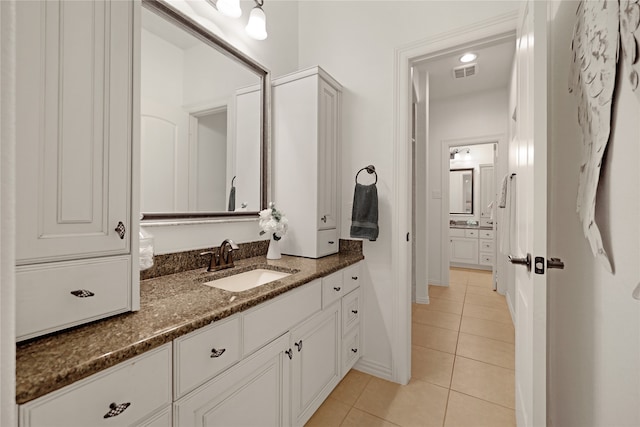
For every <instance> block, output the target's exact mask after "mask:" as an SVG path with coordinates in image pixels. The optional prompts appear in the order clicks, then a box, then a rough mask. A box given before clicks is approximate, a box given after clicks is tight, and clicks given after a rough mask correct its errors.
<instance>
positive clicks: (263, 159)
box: [140, 0, 271, 221]
mask: <svg viewBox="0 0 640 427" xmlns="http://www.w3.org/2000/svg"><path fill="white" fill-rule="evenodd" d="M142 6H143V7H145V8H147V9H149V10H151V11H152V12H154V13H156V14H158V15H160V16H161V17H163V18H164V19H166V20H167V21H169V22H171V23H173V24H175V25H177V26H178V27H180V28H182V29H183V30H185V31H186V32H187V33H189V34H191V35H193V36H194V37H196V38H197V39H199V40H201V41H203V42H204V43H206V44H207V45H209V46H211V47H212V48H214V49H216V50H217V51H218V52H220V53H222V54H223V55H225V56H227V57H229V58H231V59H233V60H235V61H238V62H240V63H241V64H243V65H245V66H246V67H248V68H249V69H250V70H252V71H254V72H255V73H256V74H257V75H258V76H259V77H262V84H261V86H262V87H261V90H262V111H261V119H262V120H261V123H260V136H261V138H260V210H263V209H266V208H267V200H268V196H269V194H268V191H269V181H270V180H269V176H270V175H269V172H270V166H271V165H270V162H269V159H270V152H271V73H270V71H269V70H268V69H267V68H265V67H264V66H262V65H261V64H260V63H258V62H256V61H255V60H254V59H253V58H251V57H249V56H247V55H246V54H244V53H243V52H241V51H240V50H238V49H237V48H235V47H234V46H232V45H231V44H230V43H228V42H227V41H225V40H224V39H222V38H221V37H220V36H218V35H216V34H214V33H212V32H211V31H209V30H207V29H206V28H204V27H202V26H201V25H199V24H198V23H197V22H196V21H194V20H193V19H191V18H190V17H188V16H187V15H185V14H183V13H181V12H179V11H178V10H176V9H173V8H172V7H171V6H169V5H168V4H166V3H165V2H164V1H162V0H142ZM257 216H258V211H247V212H225V211H220V212H170V213H144V212H142V213H141V218H140V220H141V221H149V220H170V219H171V220H180V219H185V220H187V219H209V218H212V219H215V218H225V219H233V218H246V217H256V218H257Z"/></svg>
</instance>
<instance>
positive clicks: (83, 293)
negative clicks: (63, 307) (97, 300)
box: [71, 289, 95, 298]
mask: <svg viewBox="0 0 640 427" xmlns="http://www.w3.org/2000/svg"><path fill="white" fill-rule="evenodd" d="M71 295H73V296H74V297H78V298H89V297H92V296H94V295H95V294H94V293H93V292H91V291H88V290H86V289H78V290H77V291H71Z"/></svg>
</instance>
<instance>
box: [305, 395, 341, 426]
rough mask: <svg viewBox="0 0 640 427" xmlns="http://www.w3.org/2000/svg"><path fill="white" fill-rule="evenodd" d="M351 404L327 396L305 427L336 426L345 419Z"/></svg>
mask: <svg viewBox="0 0 640 427" xmlns="http://www.w3.org/2000/svg"><path fill="white" fill-rule="evenodd" d="M350 409H351V406H349V405H345V404H344V403H341V402H338V401H337V400H335V399H332V398H330V397H329V398H327V400H325V401H324V403H323V404H322V405H320V407H319V408H318V410H317V411H316V412H315V413H314V414H313V416H312V417H311V418H310V419H309V421H307V423H306V424H305V426H306V427H333V426H335V427H338V426H339V425H340V424H341V423H342V421H343V420H344V419H345V417H346V416H347V414H348V413H349V410H350Z"/></svg>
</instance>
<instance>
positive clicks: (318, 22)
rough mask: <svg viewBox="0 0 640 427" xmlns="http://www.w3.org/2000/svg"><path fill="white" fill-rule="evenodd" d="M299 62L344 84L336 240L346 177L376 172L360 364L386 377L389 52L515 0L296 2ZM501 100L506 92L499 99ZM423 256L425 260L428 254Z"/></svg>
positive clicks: (392, 288) (349, 183)
mask: <svg viewBox="0 0 640 427" xmlns="http://www.w3.org/2000/svg"><path fill="white" fill-rule="evenodd" d="M298 8H299V11H300V15H299V19H300V21H299V36H300V38H299V40H300V42H299V60H300V61H299V65H300V67H308V66H312V65H316V64H319V65H321V66H322V67H323V68H324V69H325V70H326V71H327V72H329V74H331V75H332V76H333V77H335V78H336V79H337V80H338V81H339V82H340V83H341V84H342V85H344V87H345V91H344V97H343V129H342V141H343V146H342V177H343V180H342V186H343V187H342V196H343V200H342V214H343V215H342V233H341V234H342V237H348V236H349V225H350V213H351V202H352V198H353V179H352V178H353V176H354V175H355V173H356V172H357V171H358V169H360V168H362V167H364V166H366V165H368V164H373V165H375V167H376V170H377V172H378V177H379V179H378V196H379V199H380V203H379V218H380V219H379V225H380V237H379V238H378V240H377V241H376V242H369V241H365V242H364V253H365V256H366V258H367V262H366V263H365V270H366V271H365V272H364V273H365V275H366V276H368V277H367V278H366V279H367V283H371V286H370V287H368V288H367V289H366V290H365V307H366V312H367V317H366V322H365V325H366V326H365V329H366V330H365V334H364V335H365V337H364V339H365V344H364V358H363V359H364V360H363V363H362V364H361V366H362V365H366V366H367V367H368V370H369V371H371V372H373V371H374V370H375V372H376V373H377V374H378V375H381V376H385V375H386V376H389V377H390V375H391V366H392V360H391V344H390V343H391V340H392V339H391V333H392V327H393V322H394V320H393V319H392V318H391V317H392V307H391V302H392V301H394V295H395V294H396V293H397V292H398V287H399V286H401V285H399V284H395V283H393V279H392V278H393V272H392V269H391V260H392V254H391V246H392V245H391V241H390V238H391V226H392V222H391V221H392V213H393V209H394V208H393V206H392V205H391V201H392V200H393V197H394V195H393V194H392V191H393V189H394V174H395V171H394V164H395V163H394V152H393V138H394V129H393V117H394V111H393V103H394V101H393V87H394V86H393V85H394V75H393V73H394V49H395V48H399V47H403V46H405V45H407V44H408V43H410V42H414V41H418V40H422V39H425V38H427V37H430V36H433V35H436V34H440V33H443V32H445V31H450V30H453V29H454V28H455V27H458V26H465V25H468V24H470V23H473V22H478V21H481V20H485V19H488V18H490V17H494V16H496V15H500V14H503V13H507V12H512V11H514V10H516V9H517V3H515V2H509V1H495V2H490V1H487V2H484V1H483V2H476V1H467V2H456V1H419V2H416V1H392V2H391V1H389V2H375V1H374V2H362V1H304V2H300V4H299V5H298ZM505 96H506V95H505ZM437 253H439V249H438V251H437V252H436V253H435V254H434V253H431V252H430V255H436V254H437Z"/></svg>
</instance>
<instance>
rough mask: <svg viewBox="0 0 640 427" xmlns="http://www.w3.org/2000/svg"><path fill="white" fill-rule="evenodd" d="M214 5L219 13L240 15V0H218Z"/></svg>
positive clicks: (231, 15) (233, 15)
mask: <svg viewBox="0 0 640 427" xmlns="http://www.w3.org/2000/svg"><path fill="white" fill-rule="evenodd" d="M216 7H217V8H218V11H219V12H220V13H222V14H223V15H225V16H229V17H231V18H239V17H240V16H241V15H242V9H240V0H218V2H217V3H216Z"/></svg>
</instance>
